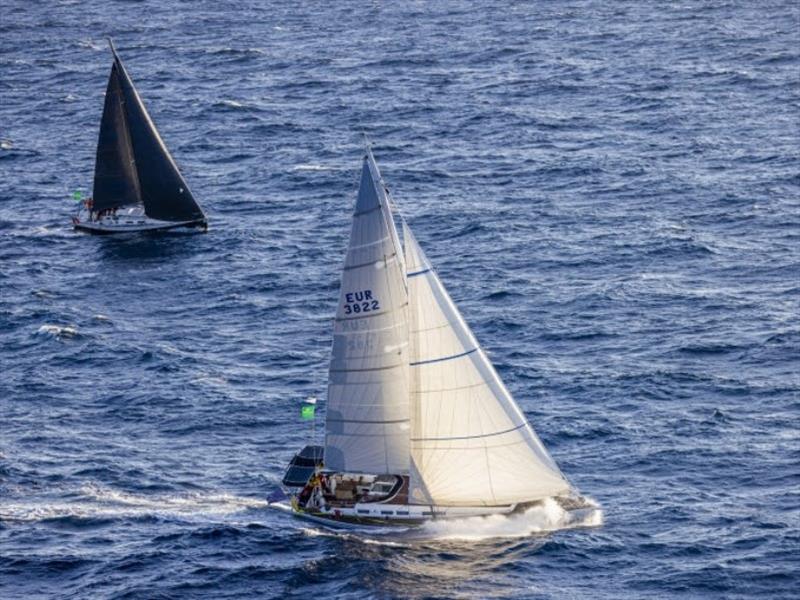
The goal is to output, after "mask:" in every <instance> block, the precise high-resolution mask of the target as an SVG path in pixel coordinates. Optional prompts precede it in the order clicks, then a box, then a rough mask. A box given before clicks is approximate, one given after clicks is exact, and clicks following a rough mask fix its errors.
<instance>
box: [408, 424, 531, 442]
mask: <svg viewBox="0 0 800 600" xmlns="http://www.w3.org/2000/svg"><path fill="white" fill-rule="evenodd" d="M525 425H526V424H525V423H522V424H521V425H517V426H516V427H512V428H511V429H506V430H504V431H495V432H494V433H482V434H480V435H464V436H458V437H441V438H411V441H412V442H447V441H450V440H475V439H479V438H487V437H493V436H496V435H503V434H504V433H511V432H512V431H516V430H517V429H522V428H523V427H525Z"/></svg>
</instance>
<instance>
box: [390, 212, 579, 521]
mask: <svg viewBox="0 0 800 600" xmlns="http://www.w3.org/2000/svg"><path fill="white" fill-rule="evenodd" d="M403 241H404V244H405V251H406V255H405V257H406V260H405V262H406V268H407V271H408V275H407V277H408V294H409V327H410V387H411V389H410V392H411V416H412V419H411V440H410V441H411V501H412V502H414V503H427V504H436V505H450V506H476V505H502V504H509V503H516V502H522V501H531V500H537V499H540V498H545V497H548V496H554V495H558V494H562V493H566V492H568V491H569V489H570V486H569V484H568V483H567V481H566V480H565V479H564V477H563V476H562V475H561V473H560V471H559V469H558V467H557V466H556V464H555V463H554V461H553V460H552V458H551V457H550V455H549V454H548V453H547V450H546V449H545V448H544V446H543V445H542V443H541V441H540V440H539V438H538V437H537V435H536V434H535V433H534V431H533V429H532V428H531V426H530V425H529V424H528V422H527V420H526V418H525V416H524V415H523V414H522V412H521V410H520V409H519V407H518V406H517V404H516V403H515V402H514V400H513V398H512V397H511V395H510V393H509V392H508V390H507V389H506V387H505V386H504V385H503V383H502V381H501V380H500V378H499V376H498V375H497V373H496V372H495V370H494V367H493V366H492V364H491V363H490V362H489V360H488V359H487V357H486V356H485V354H484V353H483V350H481V348H480V347H479V346H478V343H477V341H476V340H475V337H474V336H473V335H472V332H471V331H470V330H469V327H468V326H467V325H466V323H465V322H464V320H463V318H462V317H461V315H460V314H459V312H458V309H457V308H456V307H455V305H454V304H453V302H452V300H451V299H450V296H449V295H448V294H447V292H446V291H445V289H444V286H443V285H442V283H441V281H440V280H439V278H438V277H437V275H436V273H435V272H434V271H433V269H432V268H431V265H430V263H429V262H428V260H427V259H426V257H425V254H424V253H423V251H422V249H421V248H420V247H419V245H418V244H417V242H416V240H415V239H414V236H413V234H412V233H411V231H410V229H409V228H408V227H407V226H406V225H405V224H404V234H403Z"/></svg>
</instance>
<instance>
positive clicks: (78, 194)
mask: <svg viewBox="0 0 800 600" xmlns="http://www.w3.org/2000/svg"><path fill="white" fill-rule="evenodd" d="M72 199H73V200H76V201H78V202H80V201H81V200H83V192H81V191H80V190H75V191H74V192H72Z"/></svg>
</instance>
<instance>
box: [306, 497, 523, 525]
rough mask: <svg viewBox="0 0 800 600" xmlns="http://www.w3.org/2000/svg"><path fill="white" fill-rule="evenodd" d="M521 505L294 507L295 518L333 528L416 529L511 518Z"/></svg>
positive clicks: (374, 504)
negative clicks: (447, 521) (451, 522)
mask: <svg viewBox="0 0 800 600" xmlns="http://www.w3.org/2000/svg"><path fill="white" fill-rule="evenodd" d="M516 509H517V505H515V504H512V505H508V506H423V505H418V504H383V503H374V502H369V503H359V504H356V505H355V506H353V507H339V508H328V509H325V510H305V509H302V508H297V507H293V509H292V512H293V514H294V515H295V516H296V517H298V518H300V519H304V520H307V521H311V522H314V523H317V524H319V525H324V526H326V527H333V528H336V529H341V528H344V529H352V528H360V527H364V526H406V527H413V526H417V525H421V524H423V523H425V522H428V521H440V520H445V519H465V518H469V517H488V516H490V515H508V514H511V513H513V512H514V511H515V510H516Z"/></svg>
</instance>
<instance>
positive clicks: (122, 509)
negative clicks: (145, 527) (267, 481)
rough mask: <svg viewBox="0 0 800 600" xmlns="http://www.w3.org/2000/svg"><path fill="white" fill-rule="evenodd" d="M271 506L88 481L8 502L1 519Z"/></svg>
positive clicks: (215, 514) (206, 514) (209, 512)
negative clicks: (68, 493)
mask: <svg viewBox="0 0 800 600" xmlns="http://www.w3.org/2000/svg"><path fill="white" fill-rule="evenodd" d="M266 506H267V502H266V501H265V500H260V499H257V498H246V497H241V496H234V495H232V494H226V493H222V494H220V493H216V494H215V493H187V494H163V495H140V494H131V493H127V492H121V491H117V490H112V489H108V488H104V487H99V486H95V485H85V486H83V487H82V488H81V489H80V492H79V493H77V494H75V495H74V499H72V500H67V499H58V500H52V499H51V500H48V499H42V500H39V501H33V500H32V501H27V502H19V503H15V502H13V501H12V502H4V503H3V504H2V505H0V521H8V522H12V521H21V522H30V521H43V520H49V519H64V518H77V519H119V518H139V517H161V518H172V519H181V520H188V521H192V520H202V521H208V520H209V518H211V519H213V518H224V517H227V516H229V515H233V514H235V513H240V512H244V511H246V510H249V509H261V508H264V507H266Z"/></svg>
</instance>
